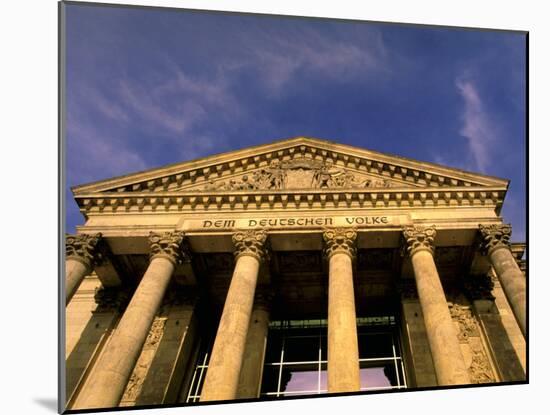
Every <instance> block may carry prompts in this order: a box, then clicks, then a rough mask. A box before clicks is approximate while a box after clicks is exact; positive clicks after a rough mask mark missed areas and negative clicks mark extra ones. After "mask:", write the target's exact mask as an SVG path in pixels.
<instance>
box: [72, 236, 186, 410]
mask: <svg viewBox="0 0 550 415" xmlns="http://www.w3.org/2000/svg"><path fill="white" fill-rule="evenodd" d="M182 241H183V233H182V232H172V233H167V234H165V235H163V236H160V235H156V234H152V235H151V237H150V242H151V251H152V255H151V262H150V264H149V267H148V268H147V271H146V272H145V274H144V275H143V277H142V279H141V282H140V283H139V286H138V288H137V289H136V291H135V293H134V295H133V297H132V300H131V301H130V303H129V304H128V307H127V308H126V311H125V312H124V315H123V316H122V318H121V320H120V322H119V324H118V327H117V328H116V330H115V331H114V332H113V334H112V337H111V339H110V340H109V342H108V344H107V345H106V349H105V350H104V352H103V353H102V355H101V357H100V359H99V360H98V362H97V363H96V365H95V366H94V369H93V372H92V374H91V376H90V378H89V380H88V382H87V383H86V385H85V389H84V390H83V391H82V393H81V396H82V399H78V401H77V404H78V407H80V408H110V407H116V406H118V405H119V403H120V399H121V398H122V395H123V393H124V389H125V388H126V384H127V383H128V380H129V378H130V375H131V374H132V371H133V370H134V366H135V364H136V362H137V359H138V357H139V355H140V353H141V349H142V348H143V344H144V343H145V340H146V338H147V335H148V333H149V330H150V328H151V324H152V322H153V319H154V317H155V314H156V313H157V311H158V309H159V307H160V304H161V302H162V299H163V297H164V294H165V292H166V288H167V287H168V284H169V282H170V279H171V277H172V274H173V272H174V269H175V266H176V264H177V263H179V262H180V261H181V259H182V252H181V251H180V248H181V244H182Z"/></svg>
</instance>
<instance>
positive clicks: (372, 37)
mask: <svg viewBox="0 0 550 415" xmlns="http://www.w3.org/2000/svg"><path fill="white" fill-rule="evenodd" d="M242 48H243V51H244V52H245V54H244V57H242V59H241V60H240V62H235V61H227V62H224V63H222V65H221V66H222V68H224V69H226V70H229V71H235V70H237V71H238V70H241V69H243V68H253V70H254V71H255V72H256V76H257V80H258V82H259V83H260V85H263V86H264V87H265V88H266V89H267V90H268V92H270V93H271V94H272V95H273V96H280V95H282V94H284V93H285V91H288V90H287V88H288V84H289V83H290V82H292V81H294V80H297V79H306V78H307V77H308V76H309V75H316V76H318V77H321V78H325V79H326V80H327V81H331V82H334V81H337V82H341V83H346V82H357V81H358V80H362V79H363V80H365V79H369V78H374V77H375V76H378V75H380V74H381V73H384V72H389V65H388V60H387V58H388V52H387V50H386V48H385V46H384V42H383V39H382V36H381V35H380V33H378V32H377V31H375V30H372V31H368V32H367V31H363V32H361V34H360V35H358V38H356V39H353V40H351V39H348V40H342V39H335V38H334V37H332V36H330V35H327V34H322V33H320V32H318V31H316V30H313V29H311V28H309V29H301V30H297V31H288V32H282V33H279V32H277V33H276V34H273V33H270V32H259V33H258V34H257V36H248V37H247V38H246V39H243V41H242Z"/></svg>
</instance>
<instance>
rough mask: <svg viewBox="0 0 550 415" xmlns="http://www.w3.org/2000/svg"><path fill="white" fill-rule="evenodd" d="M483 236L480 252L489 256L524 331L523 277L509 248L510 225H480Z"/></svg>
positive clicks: (524, 296)
mask: <svg viewBox="0 0 550 415" xmlns="http://www.w3.org/2000/svg"><path fill="white" fill-rule="evenodd" d="M479 230H480V233H481V236H482V238H483V242H482V252H483V253H484V254H486V255H488V256H489V259H490V260H491V265H492V266H493V268H494V270H495V273H496V274H497V277H498V279H499V281H500V284H501V285H502V288H503V289H504V293H505V294H506V298H507V299H508V302H509V303H510V306H511V307H512V310H513V312H514V315H515V317H516V320H517V322H518V325H519V328H520V329H521V332H522V333H523V335H524V336H525V332H526V316H525V313H526V304H525V303H526V295H525V291H526V290H525V285H526V284H525V277H524V276H523V273H522V272H521V270H520V268H519V266H518V264H517V263H516V260H515V259H514V256H513V254H512V251H511V250H510V237H511V236H512V227H511V226H510V225H490V226H484V225H480V226H479Z"/></svg>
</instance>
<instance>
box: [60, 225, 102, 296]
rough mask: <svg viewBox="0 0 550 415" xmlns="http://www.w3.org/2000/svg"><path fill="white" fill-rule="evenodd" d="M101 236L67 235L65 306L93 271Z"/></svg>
mask: <svg viewBox="0 0 550 415" xmlns="http://www.w3.org/2000/svg"><path fill="white" fill-rule="evenodd" d="M100 240H101V234H100V233H98V234H95V235H86V234H80V235H67V239H66V242H65V249H66V256H65V257H66V259H65V306H66V305H68V304H69V302H70V301H71V299H72V298H73V295H74V294H75V292H76V290H78V287H79V286H80V283H81V282H82V280H83V279H84V277H85V276H86V275H89V274H90V273H91V272H92V270H93V264H94V262H95V261H96V259H97V251H96V247H97V244H98V243H99V241H100Z"/></svg>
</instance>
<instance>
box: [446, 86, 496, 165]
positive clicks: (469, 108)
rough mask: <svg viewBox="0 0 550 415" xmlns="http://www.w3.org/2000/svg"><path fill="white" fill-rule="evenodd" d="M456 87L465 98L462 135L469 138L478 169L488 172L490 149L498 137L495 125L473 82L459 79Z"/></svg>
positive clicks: (469, 144) (469, 145)
mask: <svg viewBox="0 0 550 415" xmlns="http://www.w3.org/2000/svg"><path fill="white" fill-rule="evenodd" d="M456 87H457V89H458V92H459V93H460V95H461V97H462V99H463V100H464V112H463V114H462V122H463V124H462V128H461V129H460V135H462V136H463V137H465V138H466V139H467V140H468V147H469V149H470V152H471V153H472V156H473V158H474V160H475V165H476V167H477V169H478V170H480V171H481V172H486V171H487V167H488V166H489V162H490V157H489V149H490V146H492V145H493V144H494V142H495V139H496V134H495V126H494V125H492V123H491V121H490V119H489V115H488V113H487V111H486V109H485V108H484V106H483V102H482V101H481V98H480V97H479V93H478V91H477V89H476V87H475V86H474V84H473V82H471V81H469V80H465V79H457V81H456Z"/></svg>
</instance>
